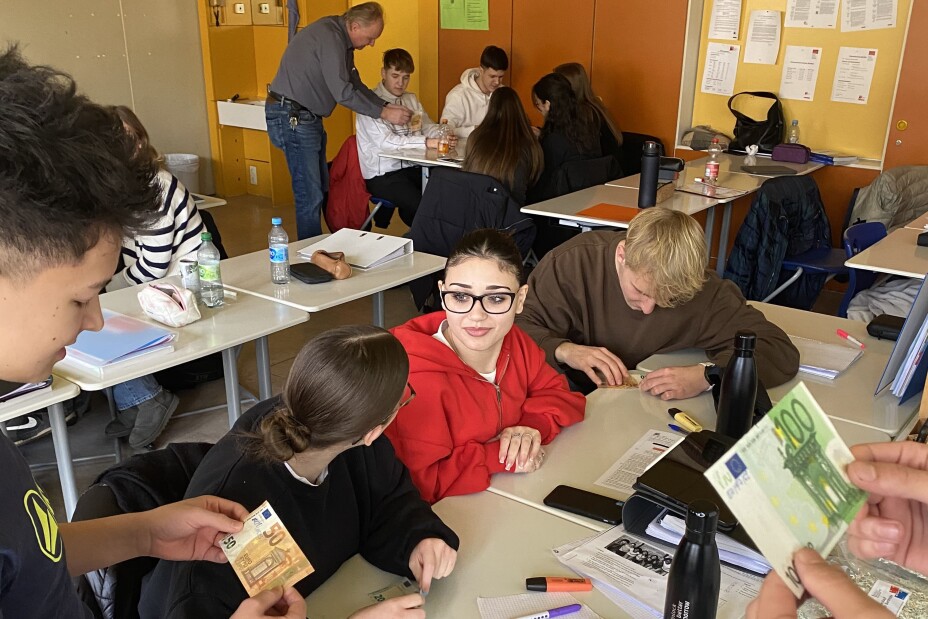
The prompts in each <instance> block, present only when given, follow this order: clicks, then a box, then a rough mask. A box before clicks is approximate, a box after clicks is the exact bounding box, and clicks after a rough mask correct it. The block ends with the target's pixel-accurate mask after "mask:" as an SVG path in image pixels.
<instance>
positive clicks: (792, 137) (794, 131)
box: [786, 119, 802, 144]
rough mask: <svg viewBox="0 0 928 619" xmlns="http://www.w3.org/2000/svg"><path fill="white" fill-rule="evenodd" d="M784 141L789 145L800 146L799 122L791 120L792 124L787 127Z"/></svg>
mask: <svg viewBox="0 0 928 619" xmlns="http://www.w3.org/2000/svg"><path fill="white" fill-rule="evenodd" d="M786 141H787V142H789V143H790V144H802V142H800V141H799V121H798V120H795V119H793V124H791V125H790V126H789V133H788V134H787V136H786Z"/></svg>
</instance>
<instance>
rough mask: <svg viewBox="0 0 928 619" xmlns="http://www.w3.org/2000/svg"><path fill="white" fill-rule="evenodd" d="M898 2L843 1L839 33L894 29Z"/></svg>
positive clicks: (873, 0) (876, 0) (878, 0)
mask: <svg viewBox="0 0 928 619" xmlns="http://www.w3.org/2000/svg"><path fill="white" fill-rule="evenodd" d="M898 12H899V0H844V2H842V6H841V32H853V31H858V30H878V29H880V28H895V27H896V14H897V13H898Z"/></svg>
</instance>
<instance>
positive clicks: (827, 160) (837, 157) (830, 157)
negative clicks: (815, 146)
mask: <svg viewBox="0 0 928 619" xmlns="http://www.w3.org/2000/svg"><path fill="white" fill-rule="evenodd" d="M809 159H810V160H811V161H814V162H816V163H824V164H825V165H849V164H851V163H854V162H855V161H857V157H856V156H854V155H848V154H845V153H839V152H837V151H834V150H818V151H813V152H812V154H811V155H810V156H809Z"/></svg>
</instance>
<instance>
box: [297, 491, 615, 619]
mask: <svg viewBox="0 0 928 619" xmlns="http://www.w3.org/2000/svg"><path fill="white" fill-rule="evenodd" d="M433 509H434V510H435V513H436V514H438V515H439V516H440V517H441V519H442V520H444V521H445V523H446V524H447V525H448V526H450V527H451V528H452V529H454V531H455V532H456V533H457V534H458V536H459V537H460V538H461V549H460V551H459V552H458V557H457V563H456V565H455V568H454V572H452V574H451V576H449V577H448V578H443V579H441V580H433V581H432V587H431V590H430V591H429V596H428V598H427V599H426V603H425V611H426V612H427V613H428V616H429V617H454V618H455V619H457V618H467V617H479V616H480V614H479V612H478V611H477V598H478V597H499V596H506V595H517V594H521V593H526V591H525V579H526V578H527V577H532V576H558V575H560V576H574V573H573V572H572V571H571V570H569V569H568V568H566V567H564V566H563V565H561V564H560V563H559V562H558V560H557V559H556V558H554V555H553V554H551V549H552V548H554V547H556V546H559V545H561V544H565V543H567V542H570V541H574V540H578V539H581V538H583V537H587V536H589V535H590V534H591V533H592V532H591V531H590V530H589V529H588V528H585V527H582V526H579V525H577V524H575V523H573V522H569V521H567V520H564V519H562V518H557V517H554V516H552V515H551V514H548V513H544V512H542V511H539V510H537V509H532V508H531V507H528V506H525V505H520V504H519V503H517V502H515V501H510V500H508V499H505V498H503V497H500V496H496V495H494V494H491V493H489V492H479V493H477V494H471V495H467V496H456V497H449V498H447V499H443V500H441V501H439V502H438V503H436V504H435V505H434V506H433ZM400 578H401V577H400V576H397V575H396V574H390V573H388V572H384V571H382V570H379V569H377V568H375V567H373V566H372V565H370V564H369V563H368V562H367V561H365V560H364V559H363V558H361V556H360V555H355V556H354V557H352V558H351V559H350V560H349V561H347V562H346V563H345V564H344V565H342V566H341V568H340V569H339V570H338V572H336V573H335V575H334V576H332V577H331V578H330V579H329V580H328V581H326V582H325V583H324V584H323V585H322V586H321V587H319V589H317V590H316V591H314V592H313V593H312V595H310V596H309V597H307V598H306V606H307V609H306V610H307V612H306V614H307V616H308V617H312V618H313V619H335V618H337V619H344V618H345V617H347V616H348V615H350V614H351V613H352V612H354V611H355V610H357V609H359V608H362V607H364V606H369V605H370V604H371V603H372V601H371V600H370V598H369V597H368V594H369V593H371V592H373V591H377V590H378V589H381V588H383V587H386V586H389V585H391V584H393V583H395V582H397V581H399V580H400ZM572 595H573V596H574V597H576V598H577V600H579V601H580V602H583V603H584V604H587V605H588V606H589V607H590V608H592V609H593V610H594V611H595V612H597V613H598V614H599V615H601V616H602V617H609V618H612V617H616V618H620V617H622V618H624V617H628V615H626V614H625V613H624V612H623V611H622V610H621V609H620V608H619V607H618V606H616V605H615V604H613V603H612V602H611V601H609V600H608V599H607V598H606V597H605V596H603V594H602V593H600V592H598V591H596V590H595V589H594V590H593V591H590V592H584V593H572Z"/></svg>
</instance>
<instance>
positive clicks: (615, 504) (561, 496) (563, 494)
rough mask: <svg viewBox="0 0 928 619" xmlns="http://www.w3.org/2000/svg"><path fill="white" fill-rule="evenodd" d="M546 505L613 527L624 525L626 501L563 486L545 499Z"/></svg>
mask: <svg viewBox="0 0 928 619" xmlns="http://www.w3.org/2000/svg"><path fill="white" fill-rule="evenodd" d="M544 503H545V505H547V506H548V507H554V508H555V509H562V510H564V511H565V512H570V513H572V514H578V515H580V516H586V517H587V518H592V519H593V520H598V521H600V522H605V523H606V524H612V525H616V524H621V523H622V506H623V505H625V501H619V500H616V499H610V498H609V497H607V496H603V495H601V494H596V493H595V492H587V491H586V490H581V489H580V488H574V487H572V486H563V485H562V486H558V487H557V488H555V489H554V490H552V491H551V494H549V495H548V496H546V497H545V500H544Z"/></svg>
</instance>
